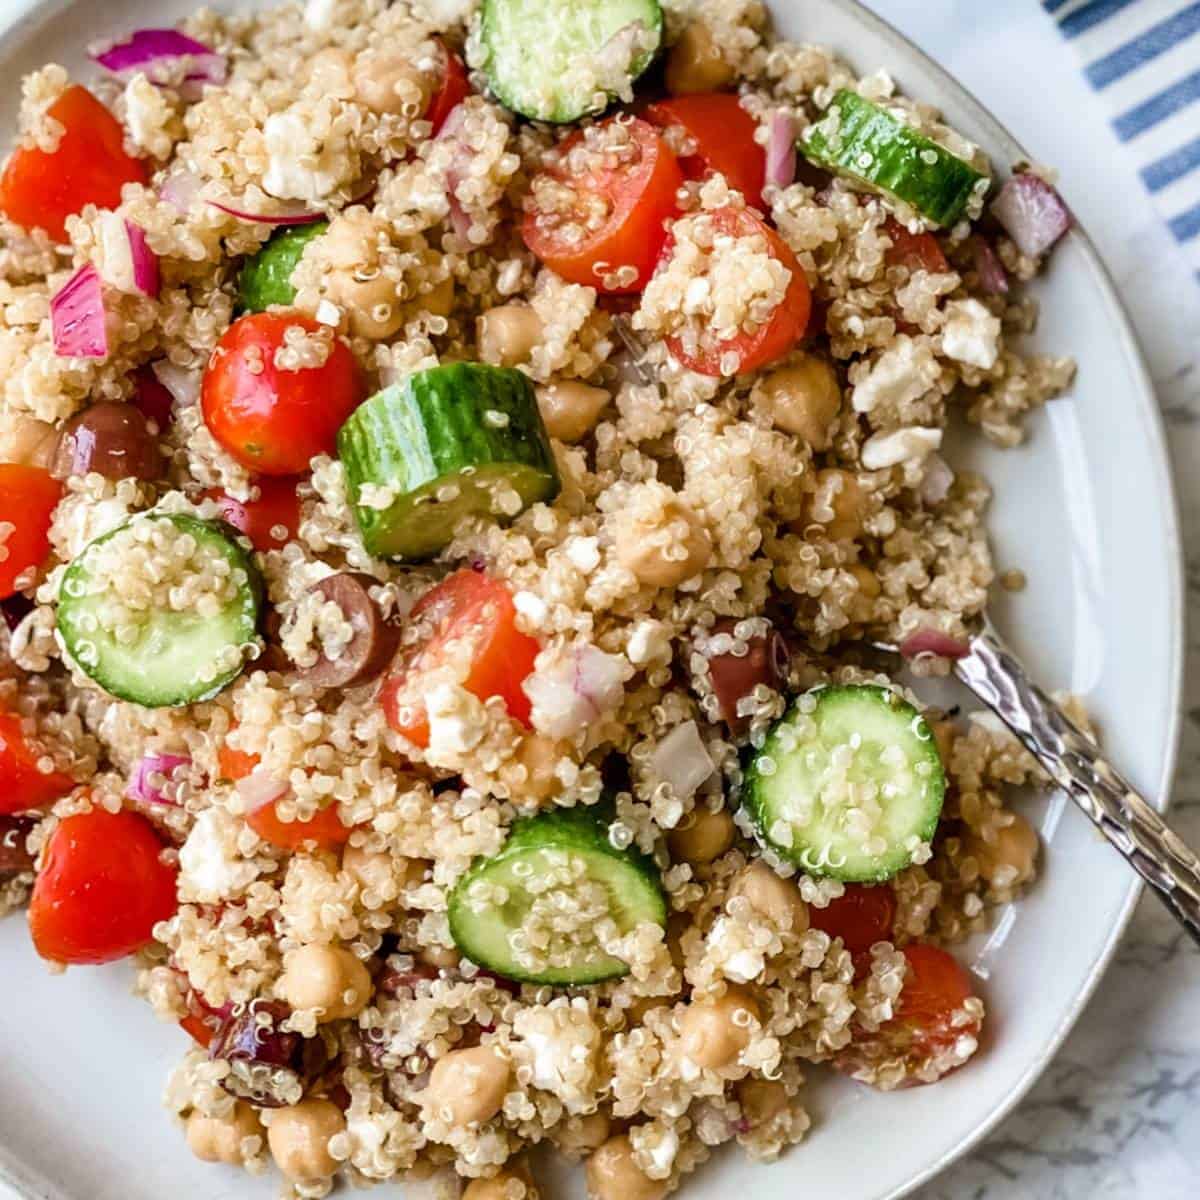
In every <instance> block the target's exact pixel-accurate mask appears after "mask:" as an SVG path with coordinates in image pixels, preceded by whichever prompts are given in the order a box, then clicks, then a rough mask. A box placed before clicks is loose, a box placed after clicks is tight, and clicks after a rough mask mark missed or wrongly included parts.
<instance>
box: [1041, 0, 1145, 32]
mask: <svg viewBox="0 0 1200 1200" xmlns="http://www.w3.org/2000/svg"><path fill="white" fill-rule="evenodd" d="M1134 2H1135V0H1092V3H1091V4H1087V5H1084V7H1083V8H1078V9H1076V10H1075V11H1074V12H1073V13H1071V14H1070V15H1069V16H1066V17H1063V19H1062V23H1061V24H1060V26H1059V28H1060V29H1062V31H1063V33H1064V34H1066V36H1067V37H1071V38H1073V37H1078V36H1079V35H1080V34H1081V33H1086V32H1087V31H1088V30H1089V29H1091V28H1092V26H1093V25H1099V24H1100V22H1101V21H1107V20H1108V18H1109V17H1111V16H1113V15H1115V14H1116V13H1119V12H1120V11H1121V9H1123V8H1128V7H1129V6H1130V5H1131V4H1133V3H1134Z"/></svg>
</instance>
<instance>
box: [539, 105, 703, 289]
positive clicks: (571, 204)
mask: <svg viewBox="0 0 1200 1200" xmlns="http://www.w3.org/2000/svg"><path fill="white" fill-rule="evenodd" d="M626 135H628V136H626ZM682 184H683V175H682V174H681V173H680V170H679V164H678V163H677V162H676V161H675V155H673V154H672V153H671V151H670V150H669V149H668V148H667V144H666V142H664V141H663V139H662V138H661V137H660V136H659V133H658V131H657V130H656V129H655V128H654V127H653V126H652V125H649V124H647V123H646V122H645V121H642V120H637V119H630V118H628V117H611V118H610V119H609V120H607V121H601V122H600V123H599V124H598V125H594V126H592V127H591V128H590V129H588V130H586V131H581V132H579V133H575V134H573V135H572V136H570V137H568V138H567V139H566V141H564V142H563V143H562V145H561V146H560V147H559V158H558V161H557V162H556V163H555V164H554V166H553V167H551V168H550V169H549V170H548V171H546V172H544V173H543V174H541V175H539V176H536V177H535V178H534V180H533V183H532V185H531V188H530V193H529V200H528V203H527V208H526V212H525V219H524V221H523V223H522V225H521V236H522V237H523V238H524V239H525V244H526V245H527V246H528V247H529V249H530V250H532V251H533V253H534V254H535V255H537V257H538V258H540V259H541V260H542V262H544V263H545V264H546V266H548V267H550V268H551V270H553V271H556V272H557V273H558V274H559V275H561V276H562V277H563V278H564V279H567V280H570V281H571V282H572V283H582V284H585V285H586V286H588V287H594V288H598V289H599V290H600V291H602V292H640V291H641V290H642V288H644V287H645V286H646V281H647V280H648V279H649V278H650V276H651V274H652V273H653V271H654V265H655V263H656V262H657V261H658V256H659V252H660V251H661V250H662V247H663V243H664V242H665V241H666V237H667V232H666V225H665V222H666V221H667V220H668V219H669V218H670V217H671V216H672V214H673V213H674V212H675V204H676V193H677V192H678V191H679V188H680V187H681V186H682ZM620 267H632V268H633V269H634V270H635V271H636V272H637V276H636V278H635V279H634V280H633V281H632V282H630V283H621V284H616V283H614V284H605V283H604V282H603V279H602V277H603V276H605V275H610V274H611V273H612V272H614V271H616V270H617V269H618V268H620Z"/></svg>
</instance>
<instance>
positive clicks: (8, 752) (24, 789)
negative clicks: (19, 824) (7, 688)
mask: <svg viewBox="0 0 1200 1200" xmlns="http://www.w3.org/2000/svg"><path fill="white" fill-rule="evenodd" d="M42 754H43V752H42V750H41V748H40V747H39V746H38V745H37V743H36V742H33V741H30V739H29V737H28V736H27V735H26V733H25V731H24V730H23V729H22V728H21V718H20V717H18V716H17V715H16V714H15V713H9V712H3V711H0V813H3V814H5V815H8V814H11V813H19V812H29V811H31V810H32V809H35V808H48V807H49V806H50V805H51V804H53V803H54V802H55V800H58V799H59V798H60V797H62V796H65V795H66V794H67V793H68V792H69V791H70V790H71V789H72V788H73V787H74V786H75V780H73V779H72V778H71V777H70V776H69V775H63V774H62V773H61V772H59V771H51V772H50V774H49V775H45V774H43V773H42V772H41V771H39V770H38V766H37V764H38V760H39V759H40V758H41V757H42Z"/></svg>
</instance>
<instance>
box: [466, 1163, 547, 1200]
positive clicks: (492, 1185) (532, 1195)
mask: <svg viewBox="0 0 1200 1200" xmlns="http://www.w3.org/2000/svg"><path fill="white" fill-rule="evenodd" d="M518 1185H520V1186H518ZM462 1200H538V1191H537V1188H536V1187H534V1185H533V1179H532V1178H531V1177H530V1175H529V1172H528V1171H527V1170H525V1169H524V1168H523V1167H520V1166H519V1167H516V1168H515V1169H512V1168H505V1169H504V1170H503V1171H501V1172H500V1174H499V1175H493V1176H492V1177H491V1179H473V1180H472V1181H471V1182H470V1183H469V1184H467V1188H466V1191H464V1192H463V1194H462Z"/></svg>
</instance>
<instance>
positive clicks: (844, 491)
mask: <svg viewBox="0 0 1200 1200" xmlns="http://www.w3.org/2000/svg"><path fill="white" fill-rule="evenodd" d="M832 480H836V481H837V482H836V484H834V490H833V493H832V495H831V496H830V497H829V507H830V508H831V509H833V519H832V520H831V521H816V518H814V517H811V516H810V517H809V522H810V523H813V522H815V523H816V524H824V526H825V531H826V533H828V534H829V536H830V537H831V538H837V539H839V540H846V541H852V540H853V539H854V538H857V537H859V536H860V535H861V534H862V531H863V520H864V518H865V517H866V497H865V496H864V495H863V490H862V485H861V484H860V483H859V482H858V479H857V478H856V477H855V475H854V474H853V472H851V471H841V470H839V469H838V468H836V467H830V468H829V469H828V470H825V471H818V472H817V489H818V490H819V491H820V492H821V493H822V494H824V493H825V492H826V491H827V490H828V489H829V487H830V483H831V481H832Z"/></svg>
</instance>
